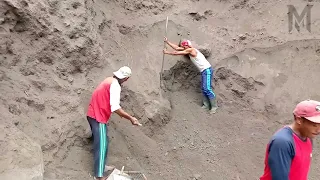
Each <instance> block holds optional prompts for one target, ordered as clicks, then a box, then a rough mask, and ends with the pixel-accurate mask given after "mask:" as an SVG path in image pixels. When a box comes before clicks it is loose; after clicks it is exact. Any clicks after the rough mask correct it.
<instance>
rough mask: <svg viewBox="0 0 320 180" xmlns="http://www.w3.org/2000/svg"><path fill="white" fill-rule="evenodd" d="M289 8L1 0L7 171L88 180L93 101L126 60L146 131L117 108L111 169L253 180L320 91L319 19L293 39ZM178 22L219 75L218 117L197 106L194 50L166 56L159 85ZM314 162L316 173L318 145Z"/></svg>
mask: <svg viewBox="0 0 320 180" xmlns="http://www.w3.org/2000/svg"><path fill="white" fill-rule="evenodd" d="M290 3H291V4H295V5H296V7H299V9H302V8H304V6H305V4H306V2H301V1H290ZM287 4H288V2H283V1H282V2H278V1H257V0H249V1H241V2H235V1H214V3H213V2H207V1H180V0H176V1H167V0H150V1H142V0H134V1H130V2H128V1H125V0H112V1H104V0H95V1H91V0H80V1H56V0H40V1H37V2H34V1H31V0H23V1H18V0H4V1H1V2H0V36H1V40H0V88H1V89H0V90H1V95H0V101H1V103H0V110H1V120H2V121H1V129H3V132H2V133H1V134H0V135H1V136H0V138H1V139H0V140H1V141H0V143H1V147H2V146H3V147H6V148H3V149H2V151H1V154H5V155H4V156H2V158H1V159H0V160H1V161H0V164H1V165H0V172H1V174H0V177H1V179H10V177H12V174H13V175H15V176H17V175H19V176H20V177H19V178H25V179H30V177H37V178H39V179H42V178H43V179H52V180H53V179H64V178H69V179H89V178H90V175H91V174H92V167H93V166H92V165H93V162H92V146H91V141H90V140H89V139H87V136H86V135H87V134H88V132H89V126H88V123H87V122H86V119H85V111H86V108H87V103H88V100H89V98H90V95H91V92H92V90H93V89H94V87H95V86H96V85H97V84H98V83H100V81H101V80H103V79H104V78H105V77H106V76H109V75H110V74H111V73H112V71H114V70H116V69H118V68H119V67H121V66H123V65H129V66H130V67H131V68H132V70H133V77H132V78H130V81H128V82H127V83H126V85H124V87H123V93H122V106H123V107H124V108H125V109H126V110H128V111H129V112H130V113H132V114H134V115H135V116H136V117H138V118H139V119H140V121H141V122H142V123H143V124H144V126H143V127H140V128H137V127H132V126H131V125H130V123H129V122H128V121H126V120H123V119H119V118H118V117H117V115H114V116H112V120H111V122H110V125H109V136H110V146H109V155H108V164H111V165H115V166H117V167H118V168H121V167H122V166H126V169H128V170H142V171H143V172H145V173H146V175H147V176H148V177H149V179H205V180H209V179H212V177H214V179H223V180H224V179H236V180H239V179H256V178H257V177H259V176H260V175H261V173H262V170H263V156H264V148H265V144H266V143H267V141H268V137H269V136H270V135H271V134H272V133H273V132H274V131H275V130H276V129H277V128H279V127H281V126H282V125H284V124H285V123H288V122H290V118H291V116H292V114H291V111H292V109H293V107H294V104H295V103H297V102H298V101H300V100H303V99H308V98H311V99H318V100H319V99H320V96H319V95H318V92H317V89H318V85H317V84H319V78H318V76H319V75H318V72H319V71H318V70H319V69H320V67H319V64H320V63H319V57H320V53H319V52H320V50H319V49H320V42H319V40H317V38H318V39H319V38H320V37H319V34H320V32H319V31H320V28H319V27H320V24H319V23H318V21H319V20H318V19H317V17H320V14H319V12H318V11H312V32H311V33H310V32H308V31H306V30H305V29H302V30H301V32H296V31H293V32H291V33H289V32H288V24H287V13H284V12H285V11H286V10H287V9H286V8H287V6H286V5H287ZM313 4H314V7H313V9H316V8H317V7H319V4H318V3H317V2H314V3H313ZM167 16H169V24H168V34H167V36H168V37H169V40H171V41H174V42H179V40H181V39H182V38H189V39H191V40H192V42H193V43H194V44H195V46H196V47H197V48H200V49H202V51H203V52H204V53H205V54H206V56H207V57H208V60H209V61H210V62H211V63H212V65H213V67H214V69H215V79H214V81H213V84H214V91H215V92H216V94H217V97H218V105H219V106H220V108H219V110H218V113H217V114H215V115H211V116H210V115H209V114H208V113H206V112H205V110H203V109H201V108H200V103H201V94H200V93H201V91H200V88H199V87H200V75H199V73H198V72H197V71H196V68H195V67H194V66H193V65H192V64H191V63H190V62H188V59H187V58H184V57H173V56H165V64H164V67H165V71H164V74H163V75H164V84H165V89H163V90H162V91H161V92H160V79H159V75H160V70H161V65H162V64H161V63H162V56H163V55H162V48H163V35H164V32H165V29H164V27H165V21H164V20H165V18H166V17H167ZM304 39H305V40H304ZM316 144H318V143H316ZM13 157H14V158H13ZM313 158H314V160H313V166H312V170H311V174H310V179H312V180H316V179H317V176H316V174H318V173H319V172H318V170H317V169H318V168H317V164H319V163H318V161H319V158H318V153H317V151H315V153H314V157H313ZM8 164H9V165H8ZM7 177H9V178H7Z"/></svg>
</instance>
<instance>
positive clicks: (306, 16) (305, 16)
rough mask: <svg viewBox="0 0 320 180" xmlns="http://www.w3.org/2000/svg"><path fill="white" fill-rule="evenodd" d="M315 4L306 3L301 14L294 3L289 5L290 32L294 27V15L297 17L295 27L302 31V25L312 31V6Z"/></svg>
mask: <svg viewBox="0 0 320 180" xmlns="http://www.w3.org/2000/svg"><path fill="white" fill-rule="evenodd" d="M312 6H313V5H309V4H308V5H306V6H305V7H304V9H303V11H302V13H301V14H300V15H299V14H298V12H297V10H296V8H295V7H294V6H293V5H288V18H289V32H291V31H292V29H293V17H294V18H295V21H294V27H295V28H296V30H297V31H298V32H300V26H301V25H302V27H306V28H307V30H308V31H309V32H311V8H312Z"/></svg>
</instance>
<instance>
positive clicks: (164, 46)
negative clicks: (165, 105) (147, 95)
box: [160, 16, 168, 93]
mask: <svg viewBox="0 0 320 180" xmlns="http://www.w3.org/2000/svg"><path fill="white" fill-rule="evenodd" d="M167 29H168V16H167V21H166V31H165V36H166V37H167ZM165 48H166V42H164V44H163V49H165ZM163 64H164V53H163V56H162V66H161V73H160V91H161V87H162V72H163ZM160 93H161V92H160Z"/></svg>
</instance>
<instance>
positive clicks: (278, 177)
mask: <svg viewBox="0 0 320 180" xmlns="http://www.w3.org/2000/svg"><path fill="white" fill-rule="evenodd" d="M293 157H294V146H293V142H290V141H289V140H286V139H284V138H276V139H274V140H272V141H271V143H270V145H269V156H268V163H269V167H270V170H271V174H272V180H289V172H290V166H291V161H292V158H293Z"/></svg>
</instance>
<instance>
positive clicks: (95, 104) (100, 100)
mask: <svg viewBox="0 0 320 180" xmlns="http://www.w3.org/2000/svg"><path fill="white" fill-rule="evenodd" d="M113 74H114V76H113V77H108V78H106V79H105V80H104V81H103V82H101V83H100V85H99V86H98V87H97V88H96V89H95V90H94V92H93V94H92V97H91V100H90V104H89V108H88V111H87V120H88V122H89V124H90V127H91V131H92V136H93V150H94V174H95V177H96V178H97V179H99V180H105V179H106V178H107V177H105V176H104V168H105V164H106V159H107V154H108V136H107V133H108V128H107V124H108V121H109V118H110V116H111V113H112V112H115V113H117V114H118V115H119V116H120V117H124V118H126V119H128V120H130V121H131V123H132V124H133V125H139V126H141V124H140V123H139V121H138V120H137V119H136V118H135V117H132V116H131V115H129V114H128V113H126V112H125V111H124V110H123V109H122V108H121V106H120V93H121V85H122V83H124V82H125V81H127V80H128V79H129V77H130V76H131V69H130V68H129V67H127V66H123V67H121V68H120V69H119V70H118V71H116V72H114V73H113Z"/></svg>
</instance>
